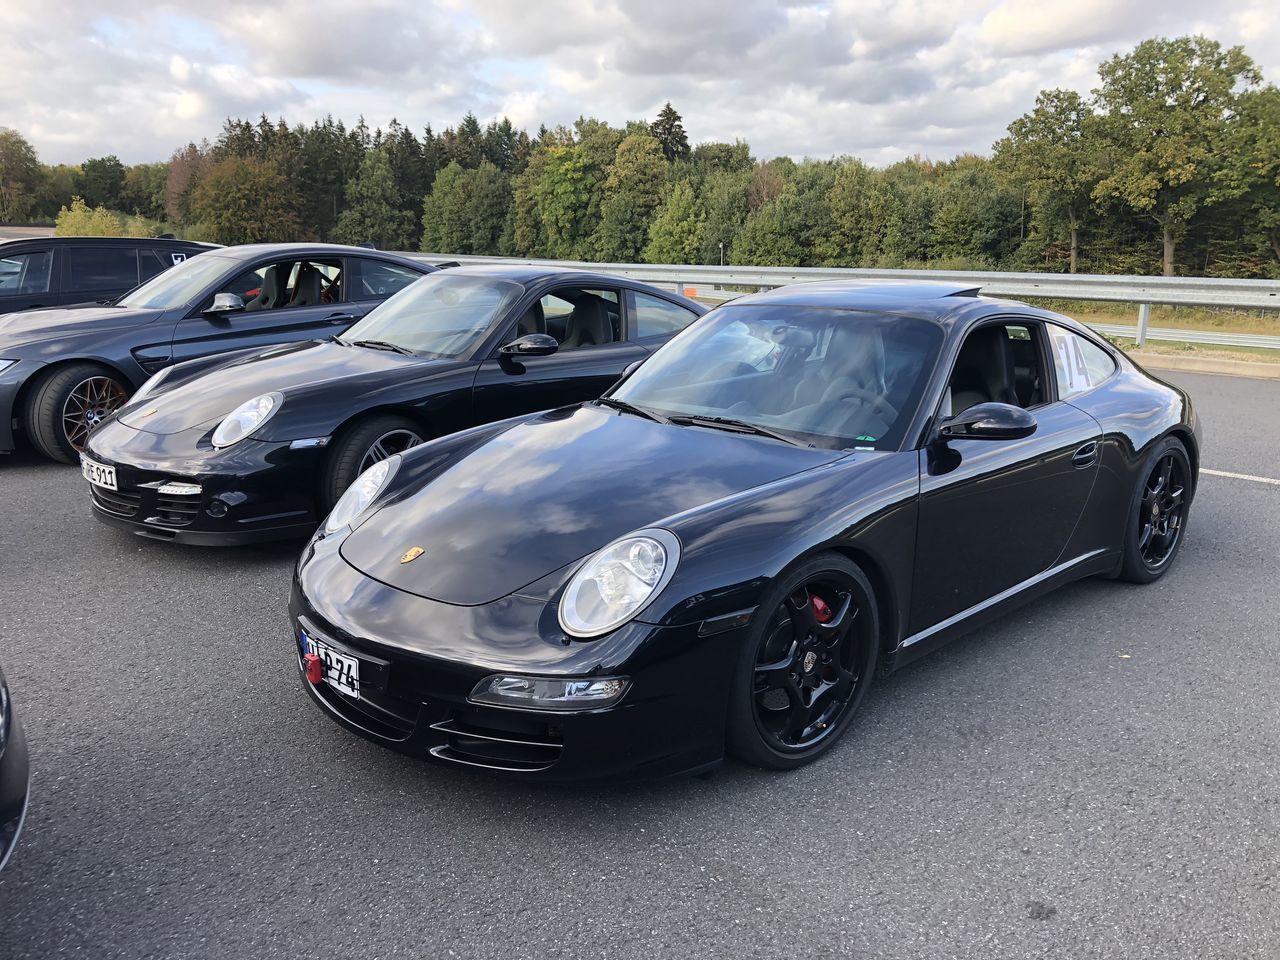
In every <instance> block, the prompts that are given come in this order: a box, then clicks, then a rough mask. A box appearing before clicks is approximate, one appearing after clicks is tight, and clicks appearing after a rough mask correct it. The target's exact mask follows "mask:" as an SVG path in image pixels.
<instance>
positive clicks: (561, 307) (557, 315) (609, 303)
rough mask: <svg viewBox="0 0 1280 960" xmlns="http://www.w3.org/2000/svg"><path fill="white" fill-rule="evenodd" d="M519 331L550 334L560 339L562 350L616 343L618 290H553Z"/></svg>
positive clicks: (619, 317) (618, 336)
mask: <svg viewBox="0 0 1280 960" xmlns="http://www.w3.org/2000/svg"><path fill="white" fill-rule="evenodd" d="M539 314H540V315H539ZM518 333H519V335H521V336H523V335H524V334H527V333H549V334H551V336H553V337H555V338H556V339H557V340H558V341H560V349H561V350H576V349H578V348H580V347H593V346H598V345H600V344H603V343H616V342H617V341H619V340H621V339H622V314H621V312H620V311H619V309H618V292H617V291H616V290H599V289H588V288H584V287H564V288H562V289H559V290H556V291H555V292H554V293H549V294H547V295H546V296H545V297H543V298H542V299H541V300H540V301H538V303H536V304H535V305H534V306H533V308H532V309H531V310H529V311H528V312H527V313H526V314H525V316H524V318H523V319H521V321H520V326H519V330H518Z"/></svg>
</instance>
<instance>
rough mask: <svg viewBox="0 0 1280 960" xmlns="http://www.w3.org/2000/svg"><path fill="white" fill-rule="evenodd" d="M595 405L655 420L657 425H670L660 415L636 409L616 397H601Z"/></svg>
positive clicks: (632, 404)
mask: <svg viewBox="0 0 1280 960" xmlns="http://www.w3.org/2000/svg"><path fill="white" fill-rule="evenodd" d="M596 403H598V404H600V406H602V407H613V409H615V410H621V411H623V412H624V413H634V414H635V415H636V416H637V417H645V418H646V419H648V420H656V421H657V422H658V423H670V422H671V421H670V420H668V419H667V418H666V417H664V416H663V415H662V414H660V413H656V412H655V411H653V410H646V409H645V408H644V407H637V406H636V405H635V404H634V403H628V402H627V401H626V400H619V399H618V398H617V397H601V398H600V399H599V400H597V401H596Z"/></svg>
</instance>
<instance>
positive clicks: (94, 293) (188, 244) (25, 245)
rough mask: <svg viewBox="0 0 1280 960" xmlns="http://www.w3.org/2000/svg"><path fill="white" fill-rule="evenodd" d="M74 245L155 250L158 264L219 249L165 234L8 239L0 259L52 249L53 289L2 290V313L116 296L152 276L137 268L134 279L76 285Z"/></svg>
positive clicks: (80, 246) (165, 264) (0, 297)
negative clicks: (123, 281) (71, 261)
mask: <svg viewBox="0 0 1280 960" xmlns="http://www.w3.org/2000/svg"><path fill="white" fill-rule="evenodd" d="M73 248H93V249H109V250H135V251H138V252H139V253H149V252H151V251H154V252H155V253H156V254H158V255H159V258H160V259H159V260H158V265H160V266H162V267H164V266H173V265H174V264H176V263H181V262H182V261H183V260H185V259H187V258H188V257H194V256H196V255H197V254H201V253H204V252H205V251H208V250H215V249H217V247H216V245H214V244H211V243H197V242H195V241H192V240H169V239H163V238H159V237H156V238H145V237H140V238H136V239H135V238H133V237H31V238H28V239H22V240H8V241H5V242H3V243H0V260H2V259H4V258H6V257H14V256H21V255H23V254H30V253H37V252H41V251H48V252H49V253H50V254H51V256H52V259H53V262H52V264H51V266H50V274H49V279H50V283H49V289H48V290H46V291H42V292H39V293H34V292H33V293H7V292H5V291H4V290H0V313H9V312H12V311H15V310H39V309H45V308H49V307H63V306H68V305H71V304H84V303H95V302H97V301H99V300H109V299H114V298H116V297H118V296H120V295H121V294H123V293H125V292H127V291H129V290H131V289H133V288H134V287H135V286H137V285H138V283H139V282H140V280H139V279H138V278H139V277H140V278H141V281H145V280H147V279H149V277H150V276H154V275H155V273H159V272H160V271H159V270H157V271H155V272H154V273H152V274H147V275H141V274H139V273H138V272H135V274H134V276H135V279H134V281H133V282H132V283H126V284H124V285H120V284H95V285H92V286H78V287H75V288H72V286H71V284H72V280H73V274H72V265H71V263H70V262H69V258H68V255H67V252H68V251H69V250H71V249H73Z"/></svg>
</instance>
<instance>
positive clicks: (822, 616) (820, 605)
mask: <svg viewBox="0 0 1280 960" xmlns="http://www.w3.org/2000/svg"><path fill="white" fill-rule="evenodd" d="M809 602H810V603H811V604H813V617H814V619H815V620H817V621H818V622H819V623H830V622H831V618H832V617H834V616H835V615H836V612H835V611H834V610H832V609H831V606H830V605H829V604H828V603H827V601H825V600H823V599H822V598H821V597H820V596H818V595H817V594H816V593H811V594H809Z"/></svg>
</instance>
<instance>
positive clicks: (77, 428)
mask: <svg viewBox="0 0 1280 960" xmlns="http://www.w3.org/2000/svg"><path fill="white" fill-rule="evenodd" d="M128 399H129V394H127V393H126V392H125V390H124V388H123V387H121V386H120V384H118V383H116V381H114V380H112V379H111V378H110V377H102V376H97V377H88V378H86V379H84V380H81V381H80V382H79V383H77V384H76V385H75V386H74V387H73V388H72V389H71V393H70V394H69V395H68V396H67V399H66V402H65V403H63V405H62V430H63V432H64V433H65V434H66V437H67V442H68V443H69V444H71V446H72V447H73V448H74V449H75V450H76V452H77V453H80V452H83V451H84V445H85V441H86V440H87V439H88V438H89V434H90V433H92V432H93V430H94V428H95V427H97V426H98V424H100V423H102V421H103V420H105V419H107V417H109V416H111V414H113V413H115V412H116V411H117V410H119V409H120V408H121V407H122V406H124V402H125V401H126V400H128Z"/></svg>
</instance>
